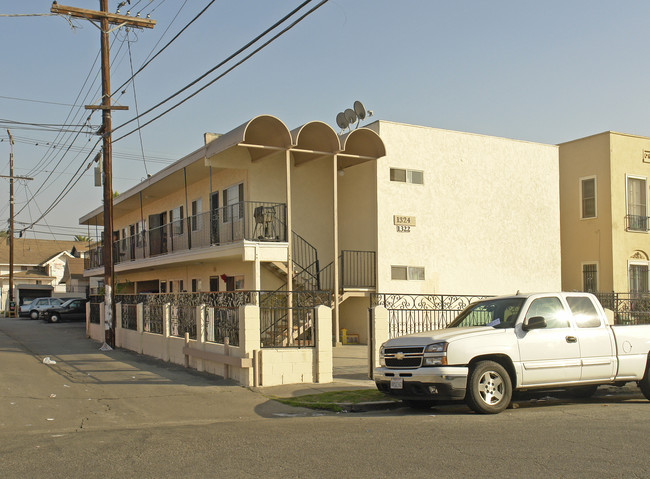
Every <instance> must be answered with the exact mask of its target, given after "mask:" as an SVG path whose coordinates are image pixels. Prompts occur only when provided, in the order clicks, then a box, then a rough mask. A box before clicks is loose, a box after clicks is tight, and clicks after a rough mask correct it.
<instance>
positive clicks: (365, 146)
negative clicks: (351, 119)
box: [338, 128, 386, 169]
mask: <svg viewBox="0 0 650 479" xmlns="http://www.w3.org/2000/svg"><path fill="white" fill-rule="evenodd" d="M341 144H342V145H343V148H342V150H343V151H341V153H339V164H338V167H339V168H340V169H342V168H347V167H349V166H354V165H358V164H360V163H364V162H366V161H370V160H376V159H378V158H381V157H382V156H385V155H386V147H385V146H384V142H383V141H382V139H381V138H380V137H379V135H378V134H377V133H375V132H374V131H372V130H370V129H368V128H358V129H356V130H352V131H351V132H350V133H347V134H346V135H344V136H342V137H341Z"/></svg>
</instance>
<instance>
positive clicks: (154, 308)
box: [143, 303, 164, 334]
mask: <svg viewBox="0 0 650 479" xmlns="http://www.w3.org/2000/svg"><path fill="white" fill-rule="evenodd" d="M163 314H164V313H163V305H162V304H154V303H145V304H144V307H143V316H144V317H143V329H144V331H145V332H147V333H153V334H162V333H163V318H164V316H163Z"/></svg>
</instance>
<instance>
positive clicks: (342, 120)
mask: <svg viewBox="0 0 650 479" xmlns="http://www.w3.org/2000/svg"><path fill="white" fill-rule="evenodd" d="M336 124H337V125H338V126H339V128H340V129H341V130H345V129H346V128H347V127H348V126H349V125H350V122H349V121H348V120H347V118H346V117H345V113H343V112H341V113H339V114H338V115H336Z"/></svg>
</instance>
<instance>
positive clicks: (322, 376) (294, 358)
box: [86, 304, 333, 386]
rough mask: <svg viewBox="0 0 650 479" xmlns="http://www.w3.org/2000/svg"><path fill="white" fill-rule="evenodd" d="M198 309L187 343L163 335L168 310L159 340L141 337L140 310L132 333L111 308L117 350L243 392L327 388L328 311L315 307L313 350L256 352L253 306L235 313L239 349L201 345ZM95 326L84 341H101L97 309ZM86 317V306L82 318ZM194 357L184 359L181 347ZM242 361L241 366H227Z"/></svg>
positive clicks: (257, 337) (329, 358)
mask: <svg viewBox="0 0 650 479" xmlns="http://www.w3.org/2000/svg"><path fill="white" fill-rule="evenodd" d="M202 308H204V306H198V307H197V338H196V339H191V340H189V341H188V342H187V343H186V342H185V339H184V338H178V337H173V336H170V334H169V307H165V308H163V311H164V313H163V314H164V318H163V334H152V333H148V332H145V331H143V307H142V305H138V307H137V330H129V329H123V328H122V326H121V316H122V314H121V305H120V304H116V315H115V324H116V335H115V336H116V337H115V343H116V346H117V347H120V348H124V349H129V350H131V351H136V352H138V353H140V354H146V355H148V356H152V357H155V358H158V359H162V360H164V361H169V362H172V363H175V364H181V365H185V366H186V367H191V368H194V369H197V370H199V371H205V372H208V373H211V374H215V375H219V376H222V377H224V378H229V379H233V380H235V381H237V382H238V383H239V384H241V385H243V386H274V385H279V384H294V383H317V382H325V383H327V382H331V381H332V380H333V378H332V367H333V366H332V343H331V328H332V317H331V310H330V309H329V308H327V307H325V306H319V307H317V308H316V310H315V318H316V331H315V337H316V340H315V342H316V345H315V347H309V348H264V349H263V350H261V349H260V316H259V308H258V307H257V306H253V305H247V306H242V307H241V308H240V311H239V314H240V329H239V345H238V346H230V345H225V344H219V343H213V342H208V341H206V335H205V328H204V325H203V323H202V321H201V318H202V317H203V315H202V314H200V311H201V309H202ZM101 311H102V313H100V317H101V319H100V324H98V325H97V324H91V323H90V322H89V321H88V319H87V322H86V332H87V335H88V336H89V337H90V338H92V339H95V340H97V341H102V342H103V340H104V320H103V304H102V305H101ZM89 317H90V305H88V306H87V310H86V318H89ZM186 346H187V347H189V348H190V350H191V351H194V353H192V354H190V355H186V354H185V353H186V351H187V350H186V349H184V348H185V347H186ZM239 360H241V361H243V362H242V364H241V366H238V365H234V364H230V363H229V362H232V361H234V362H237V361H239Z"/></svg>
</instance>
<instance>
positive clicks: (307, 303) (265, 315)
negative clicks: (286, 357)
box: [258, 291, 331, 348]
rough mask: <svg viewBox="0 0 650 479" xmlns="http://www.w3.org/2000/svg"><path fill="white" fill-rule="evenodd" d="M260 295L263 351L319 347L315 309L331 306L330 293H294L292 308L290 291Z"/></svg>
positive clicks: (265, 292)
mask: <svg viewBox="0 0 650 479" xmlns="http://www.w3.org/2000/svg"><path fill="white" fill-rule="evenodd" d="M258 294H259V302H258V304H259V305H260V342H261V346H262V348H291V347H298V348H301V347H303V348H304V347H314V346H315V339H316V336H315V331H316V320H315V317H316V314H315V308H316V307H317V306H319V305H327V306H329V304H330V302H331V294H330V292H329V291H293V294H292V295H291V297H292V300H293V303H292V304H291V305H290V304H289V292H288V291H260V292H258ZM290 312H291V315H290V314H289V313H290Z"/></svg>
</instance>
